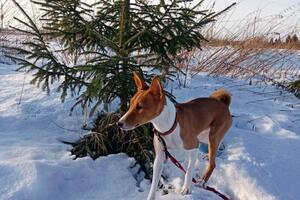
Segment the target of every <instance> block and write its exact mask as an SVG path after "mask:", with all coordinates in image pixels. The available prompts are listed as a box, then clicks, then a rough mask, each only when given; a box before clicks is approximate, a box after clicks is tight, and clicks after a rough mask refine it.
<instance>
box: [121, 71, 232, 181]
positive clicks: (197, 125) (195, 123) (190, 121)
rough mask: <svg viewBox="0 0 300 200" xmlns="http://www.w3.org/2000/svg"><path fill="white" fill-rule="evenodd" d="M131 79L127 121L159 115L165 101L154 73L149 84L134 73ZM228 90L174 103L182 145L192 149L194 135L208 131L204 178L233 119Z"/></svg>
mask: <svg viewBox="0 0 300 200" xmlns="http://www.w3.org/2000/svg"><path fill="white" fill-rule="evenodd" d="M134 80H135V83H136V85H137V87H138V91H137V93H136V94H135V95H134V97H133V98H132V99H131V102H130V108H129V110H128V112H127V115H126V123H127V124H129V125H131V126H134V127H136V126H138V125H142V124H144V123H147V122H148V121H150V120H152V119H154V118H155V117H156V116H158V115H159V114H160V113H161V111H162V109H163V107H164V104H165V95H164V92H163V89H162V87H161V85H160V82H159V79H158V78H157V77H155V78H154V79H153V80H152V83H151V85H150V87H149V86H147V85H146V84H145V82H144V81H143V80H142V79H141V78H140V77H139V76H138V75H137V74H136V73H135V74H134ZM230 102H231V97H230V93H229V92H227V91H226V90H224V89H220V90H217V91H215V92H214V93H212V94H211V95H210V97H206V98H197V99H194V100H191V101H189V102H186V103H182V104H177V105H176V108H177V116H178V122H179V126H180V137H181V139H182V141H183V146H184V148H185V149H194V148H197V147H198V145H199V141H198V138H197V136H198V135H199V134H201V132H203V131H204V130H206V129H208V128H209V129H210V131H209V136H208V137H209V141H208V143H209V154H208V158H209V165H208V167H207V169H206V172H205V173H204V175H203V177H202V178H203V179H204V180H205V181H207V180H208V179H209V177H210V175H211V173H212V172H213V169H214V167H215V157H216V152H217V150H218V147H219V144H220V142H221V140H222V139H223V137H224V135H225V133H226V132H227V130H228V129H229V128H230V126H231V123H232V119H231V114H230V111H229V105H230Z"/></svg>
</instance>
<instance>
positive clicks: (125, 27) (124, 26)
mask: <svg viewBox="0 0 300 200" xmlns="http://www.w3.org/2000/svg"><path fill="white" fill-rule="evenodd" d="M129 18H130V0H124V1H123V2H122V6H121V10H120V33H119V34H120V38H119V45H120V47H121V49H120V54H121V55H122V57H123V59H122V61H121V63H120V65H121V69H122V71H121V77H120V78H121V82H122V83H121V84H122V87H124V90H123V92H122V94H121V96H120V100H121V107H120V110H121V113H124V112H126V110H127V108H128V105H127V104H128V102H129V94H128V90H127V89H126V88H128V87H130V84H129V83H130V81H129V80H128V73H129V71H128V60H127V58H128V51H127V47H126V45H125V42H126V41H127V40H128V37H129V34H130V33H129Z"/></svg>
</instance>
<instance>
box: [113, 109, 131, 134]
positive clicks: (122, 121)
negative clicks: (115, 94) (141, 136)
mask: <svg viewBox="0 0 300 200" xmlns="http://www.w3.org/2000/svg"><path fill="white" fill-rule="evenodd" d="M128 114H129V112H126V113H125V114H124V115H123V116H122V117H121V119H120V120H119V121H118V122H117V125H118V126H119V127H120V129H122V130H125V131H129V130H132V129H134V128H135V127H134V126H129V125H128V124H127V123H126V118H127V116H128Z"/></svg>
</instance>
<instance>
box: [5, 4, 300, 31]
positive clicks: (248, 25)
mask: <svg viewBox="0 0 300 200" xmlns="http://www.w3.org/2000/svg"><path fill="white" fill-rule="evenodd" d="M86 1H93V2H94V1H95V0H86ZM0 2H2V3H3V2H6V3H5V5H4V12H5V18H4V25H5V26H6V27H7V26H8V24H11V23H12V22H13V17H12V16H14V15H15V16H20V12H18V11H16V9H15V8H14V7H15V6H14V5H13V3H12V2H11V0H0ZM17 2H19V3H20V4H21V6H22V7H24V8H26V10H28V11H29V12H30V13H31V14H32V15H37V13H38V11H37V10H36V8H35V7H34V6H32V4H31V3H29V1H28V0H17ZM204 2H205V4H204V7H206V8H207V7H211V6H212V5H214V6H213V10H215V11H219V10H222V9H224V8H225V7H226V6H229V5H230V4H232V3H233V2H236V3H237V5H236V6H235V7H234V8H233V9H231V10H230V11H229V12H227V13H226V14H224V15H222V16H221V17H219V18H218V20H217V22H216V23H215V24H214V25H213V27H212V28H211V31H212V32H214V34H221V35H232V36H236V35H239V36H240V35H244V36H248V35H251V34H258V35H259V34H266V35H268V36H270V35H274V36H276V35H277V36H278V35H279V34H280V35H281V36H285V35H286V34H287V33H296V34H299V35H300V0H236V1H234V0H215V1H211V0H206V1H204ZM254 21H255V23H254ZM266 28H268V29H266ZM245 30H247V31H245Z"/></svg>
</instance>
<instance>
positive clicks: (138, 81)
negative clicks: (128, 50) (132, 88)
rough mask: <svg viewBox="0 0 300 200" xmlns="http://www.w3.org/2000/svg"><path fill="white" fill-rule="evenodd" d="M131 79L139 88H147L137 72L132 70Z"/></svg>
mask: <svg viewBox="0 0 300 200" xmlns="http://www.w3.org/2000/svg"><path fill="white" fill-rule="evenodd" d="M133 80H134V82H135V85H136V87H137V88H138V89H139V90H144V89H148V85H147V84H146V83H145V81H144V79H143V78H141V76H140V75H139V73H138V72H133Z"/></svg>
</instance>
